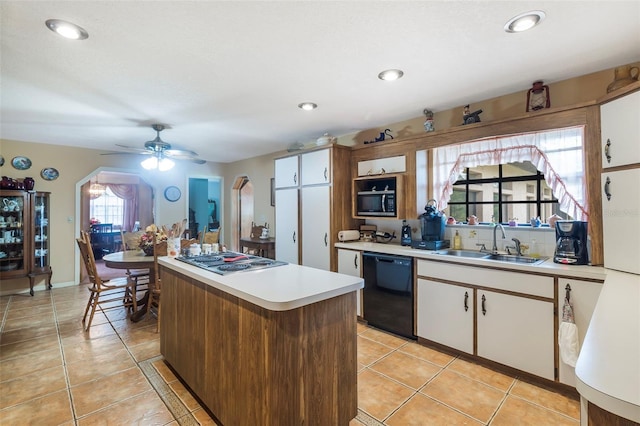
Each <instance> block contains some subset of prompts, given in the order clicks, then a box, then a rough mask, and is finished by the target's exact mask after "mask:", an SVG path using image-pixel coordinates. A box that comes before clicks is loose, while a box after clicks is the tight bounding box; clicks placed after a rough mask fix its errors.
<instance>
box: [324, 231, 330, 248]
mask: <svg viewBox="0 0 640 426" xmlns="http://www.w3.org/2000/svg"><path fill="white" fill-rule="evenodd" d="M328 237H329V236H328V235H327V233H326V232H325V233H324V246H325V247H326V246H328V245H329V241H328V240H327V238H328Z"/></svg>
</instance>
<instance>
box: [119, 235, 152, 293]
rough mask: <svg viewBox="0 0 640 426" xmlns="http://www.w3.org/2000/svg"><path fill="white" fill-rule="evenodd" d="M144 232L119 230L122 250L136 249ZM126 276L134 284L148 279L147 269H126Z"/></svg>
mask: <svg viewBox="0 0 640 426" xmlns="http://www.w3.org/2000/svg"><path fill="white" fill-rule="evenodd" d="M143 234H144V231H138V232H125V231H123V230H120V238H121V239H122V250H123V251H125V250H136V249H138V248H139V247H138V245H139V243H140V237H142V235H143ZM127 276H128V277H129V278H131V279H132V280H133V281H135V282H136V284H139V283H143V282H146V281H149V269H127Z"/></svg>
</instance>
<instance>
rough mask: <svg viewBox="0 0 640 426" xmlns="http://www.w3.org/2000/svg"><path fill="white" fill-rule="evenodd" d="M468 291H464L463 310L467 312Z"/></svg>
mask: <svg viewBox="0 0 640 426" xmlns="http://www.w3.org/2000/svg"><path fill="white" fill-rule="evenodd" d="M468 302H469V292H468V291H465V292H464V311H465V312H467V311H468V310H469V303H468Z"/></svg>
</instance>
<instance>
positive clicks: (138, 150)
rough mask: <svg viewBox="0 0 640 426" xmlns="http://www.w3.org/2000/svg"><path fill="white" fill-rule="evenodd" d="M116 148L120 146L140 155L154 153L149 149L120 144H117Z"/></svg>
mask: <svg viewBox="0 0 640 426" xmlns="http://www.w3.org/2000/svg"><path fill="white" fill-rule="evenodd" d="M116 146H119V147H120V148H125V149H128V150H130V151H135V152H138V153H140V154H153V151H151V150H150V149H147V148H138V147H134V146H128V145H120V144H118V143H117V144H116Z"/></svg>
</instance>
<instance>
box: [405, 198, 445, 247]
mask: <svg viewBox="0 0 640 426" xmlns="http://www.w3.org/2000/svg"><path fill="white" fill-rule="evenodd" d="M424 210H425V212H424V213H422V214H421V215H420V216H419V217H418V218H419V219H420V225H421V227H422V240H421V241H412V242H411V247H413V248H417V249H422V250H440V249H444V248H448V247H449V240H445V239H444V230H445V228H446V226H447V217H446V216H445V215H444V214H443V213H442V212H441V211H439V210H438V203H437V202H436V200H433V199H431V200H429V201H428V202H427V205H426V206H425V207H424Z"/></svg>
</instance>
